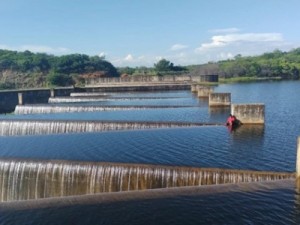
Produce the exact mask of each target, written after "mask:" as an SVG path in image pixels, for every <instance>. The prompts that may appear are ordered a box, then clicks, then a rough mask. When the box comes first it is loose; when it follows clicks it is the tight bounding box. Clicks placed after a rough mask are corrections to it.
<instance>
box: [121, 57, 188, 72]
mask: <svg viewBox="0 0 300 225" xmlns="http://www.w3.org/2000/svg"><path fill="white" fill-rule="evenodd" d="M118 71H119V73H120V74H121V75H133V76H138V75H149V76H163V75H176V74H183V73H187V72H188V69H187V68H186V67H184V66H175V65H174V63H172V62H170V61H168V60H166V59H161V60H159V61H158V62H157V63H155V64H154V66H153V67H144V66H142V67H136V68H132V67H123V68H118Z"/></svg>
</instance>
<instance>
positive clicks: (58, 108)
mask: <svg viewBox="0 0 300 225" xmlns="http://www.w3.org/2000/svg"><path fill="white" fill-rule="evenodd" d="M184 107H185V108H186V107H195V106H176V105H174V106H163V105H162V106H155V105H153V106H151V105H140V106H134V105H132V106H130V105H124V106H122V105H120V106H118V105H112V106H110V105H109V106H81V105H79V106H74V105H17V106H16V108H15V112H14V113H15V114H38V113H66V112H97V111H117V110H143V109H169V108H184Z"/></svg>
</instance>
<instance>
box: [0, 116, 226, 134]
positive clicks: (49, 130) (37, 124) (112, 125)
mask: <svg viewBox="0 0 300 225" xmlns="http://www.w3.org/2000/svg"><path fill="white" fill-rule="evenodd" d="M220 125H221V124H217V123H188V122H187V123H185V122H138V121H136V122H134V121H128V122H127V121H87V120H76V121H74V120H0V136H16V135H44V134H64V133H82V132H102V131H113V130H141V129H159V128H180V127H199V126H220Z"/></svg>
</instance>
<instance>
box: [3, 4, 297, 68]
mask: <svg viewBox="0 0 300 225" xmlns="http://www.w3.org/2000/svg"><path fill="white" fill-rule="evenodd" d="M299 9H300V1H299V0H209V1H206V0H203V1H202V0H172V1H169V0H168V1H167V0H0V27H1V29H0V49H10V50H17V51H24V50H29V51H32V52H45V53H48V54H53V55H64V54H72V53H80V54H87V55H100V56H103V55H104V56H105V57H106V59H107V60H108V61H110V62H112V63H113V64H114V65H115V66H133V67H135V66H153V64H154V63H156V62H157V61H159V60H160V59H162V58H165V59H167V60H169V61H171V62H173V63H174V64H175V65H191V64H201V63H206V62H208V61H218V60H222V59H227V58H232V57H234V56H235V55H237V54H241V55H244V56H246V55H258V54H261V53H263V52H268V51H273V50H275V49H280V50H283V51H287V50H290V49H293V48H297V47H300V39H299V38H300V29H299V28H300V23H299V21H300V14H299Z"/></svg>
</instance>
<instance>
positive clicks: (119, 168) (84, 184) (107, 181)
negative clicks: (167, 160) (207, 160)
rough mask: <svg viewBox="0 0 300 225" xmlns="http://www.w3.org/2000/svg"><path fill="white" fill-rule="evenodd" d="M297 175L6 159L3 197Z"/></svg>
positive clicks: (1, 171)
mask: <svg viewBox="0 0 300 225" xmlns="http://www.w3.org/2000/svg"><path fill="white" fill-rule="evenodd" d="M291 178H295V174H294V173H280V172H266V171H250V170H229V169H218V168H193V167H178V166H157V165H145V164H121V163H99V162H72V161H33V160H32V161H31V160H4V159H1V160H0V187H1V188H0V201H1V202H3V201H15V200H27V199H39V198H49V197H62V196H71V195H85V194H94V193H102V192H120V191H137V190H145V189H156V188H172V187H183V186H201V185H217V184H229V183H243V182H260V181H272V180H281V179H291Z"/></svg>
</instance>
